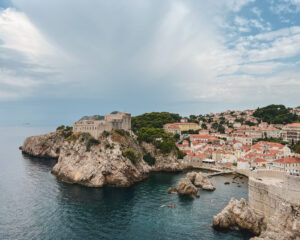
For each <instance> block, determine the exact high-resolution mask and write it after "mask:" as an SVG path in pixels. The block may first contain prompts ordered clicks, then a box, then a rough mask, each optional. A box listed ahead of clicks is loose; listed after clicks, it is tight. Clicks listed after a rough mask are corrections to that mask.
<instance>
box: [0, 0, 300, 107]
mask: <svg viewBox="0 0 300 240" xmlns="http://www.w3.org/2000/svg"><path fill="white" fill-rule="evenodd" d="M255 3H256V1H252V0H212V1H195V0H188V1H183V0H165V1H160V0H153V1H146V0H132V1H130V2H128V1H125V0H120V1H118V3H117V4H116V2H115V1H104V0H100V1H94V2H93V3H89V4H87V3H86V2H84V1H74V0H72V1H71V0H65V1H59V0H52V1H47V2H45V1H36V0H26V1H24V0H14V1H13V4H14V5H15V7H16V9H18V10H13V9H7V10H2V11H1V13H0V14H1V15H0V19H1V20H0V39H1V40H2V43H1V45H0V46H1V47H0V51H1V52H0V53H1V57H0V63H3V65H2V66H3V67H2V69H1V71H0V74H2V79H5V80H2V81H1V80H0V87H1V89H3V88H4V86H5V89H7V90H6V91H7V93H8V94H6V95H5V94H2V95H0V98H1V96H2V99H5V98H6V97H7V98H13V97H19V96H21V97H27V96H35V97H36V98H37V99H38V98H42V97H44V96H45V95H46V96H48V97H50V98H56V99H57V98H61V99H74V101H75V103H76V101H78V102H79V101H80V100H76V99H96V100H95V101H99V103H103V104H111V103H112V102H114V103H120V104H121V103H122V104H124V105H125V104H127V105H130V104H132V105H135V104H137V102H139V103H140V104H141V103H143V104H145V105H147V106H152V107H153V108H154V107H155V108H156V107H157V106H161V105H164V106H166V105H168V104H170V105H172V104H173V105H175V104H177V103H178V102H193V101H195V102H197V101H205V102H215V101H219V102H222V103H224V104H225V101H240V102H242V101H243V100H244V101H248V99H249V97H251V96H254V95H256V94H257V92H258V93H259V94H258V96H259V97H260V98H261V99H262V97H265V98H268V99H269V98H270V99H271V98H273V93H272V91H275V89H274V87H273V86H272V84H273V82H272V79H273V78H274V79H275V77H276V80H274V82H275V81H276V84H277V86H281V85H280V84H279V83H278V82H277V79H279V78H282V79H285V80H288V79H289V78H288V72H289V71H290V70H293V69H294V68H296V67H297V66H298V65H296V64H291V63H289V62H285V60H286V59H287V58H290V57H297V56H298V55H299V51H300V45H299V42H300V41H299V40H300V39H299V29H300V28H299V27H297V26H296V27H290V28H285V29H281V30H277V31H271V24H270V23H268V21H266V20H265V19H264V18H263V17H264V15H263V14H262V11H261V10H260V9H259V8H258V7H257V6H256V7H255V6H254V4H255ZM247 7H249V9H248V11H250V12H251V13H252V15H251V17H249V16H248V15H247V14H244V11H241V10H245V11H246V10H247V9H246V8H247ZM70 8H72V10H70ZM1 24H2V25H1ZM1 26H4V27H3V28H1ZM62 49H63V51H62ZM285 71H286V74H285V75H284V74H283V75H281V73H282V72H285ZM297 74H299V73H298V72H293V76H297ZM271 75H272V77H271ZM295 79H296V78H295ZM278 81H279V80H278ZM288 81H291V80H288ZM295 81H296V80H295ZM291 86H293V87H295V86H297V82H291ZM281 87H282V86H281ZM21 88H22V89H23V90H22V91H23V93H22V94H21V90H20V89H21ZM288 88H289V87H288V86H287V85H285V86H284V87H283V88H282V89H285V90H288ZM41 90H42V91H41ZM276 92H278V90H276ZM291 92H292V94H295V93H294V89H291ZM13 93H19V94H13ZM282 94H283V95H284V96H286V94H284V93H282ZM294 96H295V95H290V96H287V97H288V98H295V97H294Z"/></svg>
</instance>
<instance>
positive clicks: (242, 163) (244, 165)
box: [237, 158, 250, 170]
mask: <svg viewBox="0 0 300 240" xmlns="http://www.w3.org/2000/svg"><path fill="white" fill-rule="evenodd" d="M237 169H239V170H249V169H250V164H249V162H248V161H247V160H245V159H242V158H239V159H238V160H237Z"/></svg>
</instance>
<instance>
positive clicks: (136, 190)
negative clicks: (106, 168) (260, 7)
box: [0, 126, 251, 240]
mask: <svg viewBox="0 0 300 240" xmlns="http://www.w3.org/2000/svg"><path fill="white" fill-rule="evenodd" d="M54 130H55V128H52V127H39V128H38V127H28V126H25V127H6V128H0V133H1V135H0V240H4V239H5V240H6V239H11V240H21V239H43V240H47V239H49V240H50V239H51V240H52V239H55V240H60V239H83V240H90V239H91V240H92V239H93V240H94V239H112V240H118V239H120V240H121V239H122V240H123V239H126V240H127V239H128V240H132V239H136V240H148V239H149V240H150V239H154V240H155V239H162V240H163V239H170V240H176V239H197V240H201V239H203V240H209V239H211V240H215V239H224V240H227V239H228V240H238V239H249V238H250V237H251V235H249V233H247V232H241V231H239V230H238V229H232V230H228V231H216V230H214V229H213V228H212V220H213V216H214V215H216V214H218V213H219V212H220V211H221V210H222V209H223V208H224V207H225V206H226V205H227V204H228V202H229V200H230V199H231V198H232V197H234V198H237V199H240V198H245V199H247V198H248V187H247V179H246V178H242V179H240V178H237V179H236V180H235V181H236V182H238V183H232V181H233V176H217V177H213V178H212V179H211V181H212V182H213V184H214V186H215V187H216V190H215V191H214V192H207V191H199V194H200V198H197V199H190V198H188V197H181V196H178V195H177V194H168V192H167V190H168V188H169V187H175V186H176V184H177V182H178V180H179V179H180V178H182V177H184V176H185V173H152V174H150V176H149V178H148V179H146V180H145V181H143V182H140V183H137V184H135V185H134V186H132V187H128V188H111V187H104V188H88V187H84V186H80V185H76V184H67V183H64V182H61V181H59V180H57V179H56V178H55V176H53V175H52V174H51V169H52V167H53V166H54V165H55V163H56V160H49V159H40V158H35V157H28V156H25V155H23V154H22V153H21V151H20V150H19V146H21V145H22V143H23V141H24V139H25V138H26V137H28V136H32V135H38V134H43V133H47V132H50V131H54ZM225 182H230V184H229V185H225V184H224V183H225ZM167 205H176V207H175V208H169V207H168V206H167Z"/></svg>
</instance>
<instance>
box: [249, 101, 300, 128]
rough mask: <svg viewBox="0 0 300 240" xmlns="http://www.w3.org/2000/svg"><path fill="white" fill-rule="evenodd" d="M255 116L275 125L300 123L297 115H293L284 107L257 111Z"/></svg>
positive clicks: (279, 106) (275, 106)
mask: <svg viewBox="0 0 300 240" xmlns="http://www.w3.org/2000/svg"><path fill="white" fill-rule="evenodd" d="M253 116H254V117H257V118H258V119H259V120H261V121H263V122H267V123H273V124H287V123H292V122H299V121H300V118H299V117H298V116H297V115H296V114H293V113H291V112H290V111H289V109H288V108H286V107H285V106H284V105H275V104H272V105H269V106H266V107H263V108H258V109H256V111H255V112H254V113H253Z"/></svg>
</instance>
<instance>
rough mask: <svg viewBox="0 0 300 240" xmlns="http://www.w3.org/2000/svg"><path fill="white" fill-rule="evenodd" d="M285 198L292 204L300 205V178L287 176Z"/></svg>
mask: <svg viewBox="0 0 300 240" xmlns="http://www.w3.org/2000/svg"><path fill="white" fill-rule="evenodd" d="M285 196H286V197H287V199H288V200H289V201H290V202H292V203H295V204H297V205H299V204H300V176H291V175H286V184H285Z"/></svg>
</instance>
